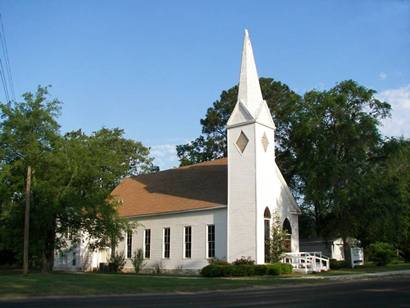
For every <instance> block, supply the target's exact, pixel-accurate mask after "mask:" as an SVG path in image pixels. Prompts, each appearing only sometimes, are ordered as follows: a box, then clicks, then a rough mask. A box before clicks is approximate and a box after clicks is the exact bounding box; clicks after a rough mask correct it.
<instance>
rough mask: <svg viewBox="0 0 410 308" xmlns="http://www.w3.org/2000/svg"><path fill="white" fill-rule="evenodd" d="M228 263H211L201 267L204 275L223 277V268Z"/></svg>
mask: <svg viewBox="0 0 410 308" xmlns="http://www.w3.org/2000/svg"><path fill="white" fill-rule="evenodd" d="M225 266H227V265H219V264H209V265H207V266H205V267H203V268H202V269H201V275H202V276H204V277H223V276H224V275H223V268H224V267H225Z"/></svg>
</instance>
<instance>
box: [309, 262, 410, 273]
mask: <svg viewBox="0 0 410 308" xmlns="http://www.w3.org/2000/svg"><path fill="white" fill-rule="evenodd" d="M400 270H410V263H403V262H401V263H392V264H388V265H385V266H376V265H374V264H371V263H369V264H367V265H365V266H361V267H356V268H341V269H338V270H331V271H328V272H322V273H318V274H315V275H317V276H336V275H352V274H364V273H380V272H389V271H400Z"/></svg>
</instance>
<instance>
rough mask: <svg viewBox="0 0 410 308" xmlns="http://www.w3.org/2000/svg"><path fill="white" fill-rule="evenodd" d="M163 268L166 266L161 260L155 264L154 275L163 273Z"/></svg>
mask: <svg viewBox="0 0 410 308" xmlns="http://www.w3.org/2000/svg"><path fill="white" fill-rule="evenodd" d="M163 270H164V268H163V265H162V262H161V261H159V262H157V263H155V264H154V268H153V270H152V273H153V274H154V275H161V274H162V272H163Z"/></svg>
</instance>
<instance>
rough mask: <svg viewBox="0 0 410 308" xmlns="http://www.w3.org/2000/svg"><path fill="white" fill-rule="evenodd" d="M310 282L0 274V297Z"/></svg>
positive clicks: (59, 274) (265, 278)
mask: <svg viewBox="0 0 410 308" xmlns="http://www.w3.org/2000/svg"><path fill="white" fill-rule="evenodd" d="M296 283H311V282H308V281H306V280H302V279H300V280H299V279H296V280H294V279H287V278H286V277H242V278H203V277H186V276H184V277H182V276H148V275H135V274H104V273H62V272H54V273H49V274H44V273H31V274H29V275H27V276H23V275H21V274H20V273H19V272H11V271H3V272H0V298H14V297H32V296H50V295H52V296H62V295H98V294H105V295H109V294H138V293H147V292H192V291H206V290H219V289H234V288H241V287H253V286H274V285H281V286H282V285H289V284H296Z"/></svg>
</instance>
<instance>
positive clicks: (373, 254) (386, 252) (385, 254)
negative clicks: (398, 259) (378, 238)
mask: <svg viewBox="0 0 410 308" xmlns="http://www.w3.org/2000/svg"><path fill="white" fill-rule="evenodd" d="M394 257H395V253H394V248H393V246H392V245H390V244H388V243H383V242H376V243H373V244H371V245H370V246H369V260H370V261H373V262H374V263H376V265H377V266H383V265H386V264H388V263H390V262H391V261H392V260H393V258H394Z"/></svg>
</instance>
